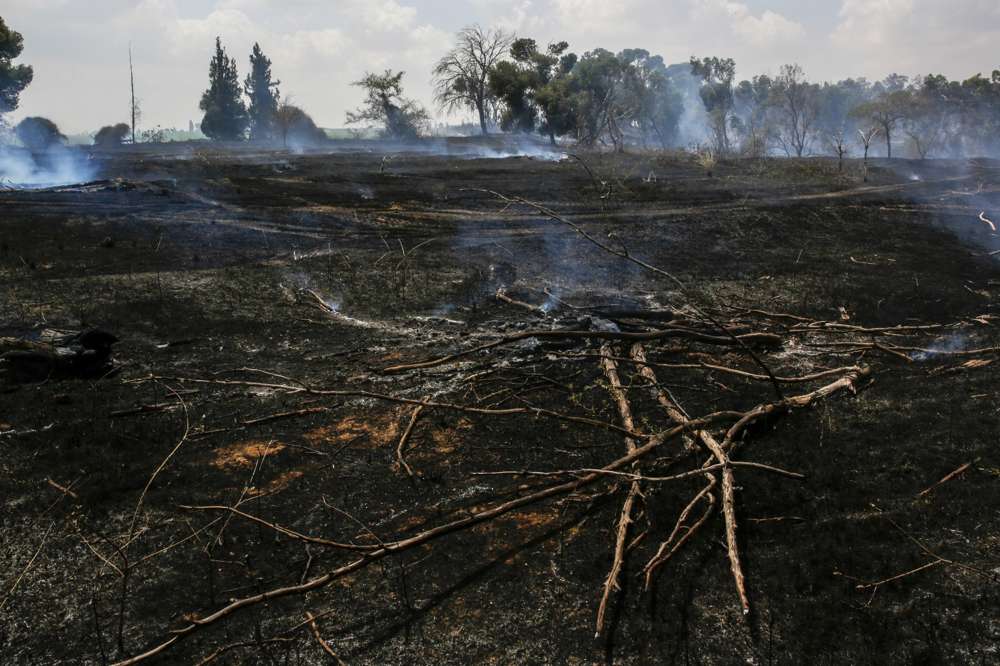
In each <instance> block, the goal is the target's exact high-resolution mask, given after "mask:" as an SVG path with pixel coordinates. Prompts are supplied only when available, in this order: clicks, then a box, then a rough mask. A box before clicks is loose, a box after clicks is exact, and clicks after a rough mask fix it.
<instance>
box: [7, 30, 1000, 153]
mask: <svg viewBox="0 0 1000 666" xmlns="http://www.w3.org/2000/svg"><path fill="white" fill-rule="evenodd" d="M21 49H22V39H21V35H19V34H18V33H16V32H14V31H13V30H10V29H9V28H7V26H6V25H5V24H4V23H3V20H2V19H0V118H2V114H3V113H5V112H8V111H12V110H14V109H15V108H16V107H17V103H18V97H19V95H20V93H21V92H22V91H23V90H24V88H25V87H26V86H27V85H28V84H29V83H30V82H31V80H32V70H31V68H30V67H28V66H25V65H15V64H13V62H12V61H13V59H15V58H17V57H18V56H19V55H20V53H21ZM249 62H250V70H249V73H248V74H247V76H246V77H245V78H243V79H241V78H240V75H239V71H238V67H237V62H236V59H235V58H233V57H230V56H229V54H228V53H227V52H226V49H225V47H224V46H223V44H222V40H221V39H220V38H216V42H215V52H214V54H213V56H212V58H211V60H210V63H209V72H208V79H209V85H208V88H207V89H206V90H205V92H204V93H203V95H202V97H201V100H200V103H199V107H200V109H201V111H202V112H203V113H204V116H203V118H202V122H201V131H202V132H203V133H204V134H205V135H206V136H208V137H209V138H211V139H215V140H220V141H244V140H247V141H261V142H280V143H282V144H283V145H286V146H287V145H288V144H289V143H291V142H299V143H308V142H313V141H317V140H324V139H326V135H325V133H324V132H323V131H322V130H320V129H319V128H318V127H317V126H316V124H315V123H314V122H313V120H312V118H310V117H309V115H308V114H306V113H305V112H304V111H303V110H302V109H300V108H298V107H297V106H295V105H293V104H292V103H291V102H290V101H289V100H288V99H287V98H286V99H285V100H282V98H281V95H280V92H279V87H280V85H281V84H280V81H278V80H276V79H275V78H274V76H273V74H272V62H271V60H270V59H269V58H268V57H267V56H266V55H265V54H264V52H263V51H262V49H261V47H260V45H259V44H254V46H253V49H252V51H251V53H250V57H249ZM403 78H404V72H402V71H398V72H397V71H393V70H385V71H384V72H376V73H372V72H366V73H365V75H364V76H363V77H362V78H361V79H360V80H358V81H356V82H354V84H353V85H355V86H357V87H359V88H361V89H362V90H363V92H364V97H363V103H362V105H361V106H360V107H359V108H358V109H356V110H354V111H350V112H348V113H347V116H346V119H345V120H346V122H347V124H349V125H363V126H376V127H378V128H380V130H381V134H382V136H384V137H388V138H393V139H413V138H416V137H419V136H421V135H422V134H425V133H426V132H427V128H428V126H429V118H430V116H429V114H428V112H427V110H426V109H424V108H423V107H422V106H421V105H420V104H419V103H418V102H416V101H415V100H413V99H411V98H408V97H406V95H405V94H404V89H403ZM432 80H433V84H434V93H435V102H436V103H437V105H438V107H439V108H440V109H441V110H442V111H444V112H447V113H454V112H459V111H468V112H471V113H472V114H473V115H474V116H475V118H476V120H477V121H478V124H479V128H480V131H481V132H482V133H483V134H488V133H490V132H507V133H521V134H537V135H540V136H542V137H546V138H547V139H548V140H549V141H550V142H551V143H553V144H556V143H557V142H558V141H560V140H563V141H572V142H575V143H578V144H581V145H583V146H586V147H595V148H606V149H612V150H616V151H623V150H625V148H626V146H642V147H659V148H663V149H667V148H678V147H679V148H695V149H697V150H700V151H704V152H708V153H711V154H712V155H714V156H718V155H742V156H749V157H764V156H772V155H786V156H790V157H803V156H808V155H818V154H826V155H833V156H836V157H838V158H839V159H840V161H841V163H842V162H843V159H844V158H845V157H846V156H848V155H851V154H853V153H854V152H855V151H857V153H859V154H861V155H863V156H864V157H865V159H867V158H868V156H869V154H871V153H873V152H878V153H880V154H883V155H885V156H886V157H893V156H894V154H897V153H898V151H899V149H900V148H902V149H903V151H904V152H905V153H906V154H907V155H909V156H912V157H919V158H927V157H961V156H970V155H988V154H997V153H998V152H1000V150H998V149H1000V70H996V71H993V72H992V75H991V76H990V77H984V76H982V75H980V74H976V75H975V76H973V77H971V78H968V79H966V80H963V81H952V80H949V79H948V78H947V77H945V76H942V75H927V76H918V77H914V78H908V77H906V76H902V75H899V74H892V75H890V76H888V77H886V78H885V79H884V80H882V81H876V82H870V81H868V80H866V79H864V78H854V79H844V80H842V81H838V82H835V83H832V82H826V83H815V82H811V81H809V80H808V79H807V78H806V75H805V72H804V71H803V70H802V68H801V67H800V66H799V65H796V64H788V65H784V66H782V67H781V68H780V69H779V71H778V73H777V75H774V76H769V75H765V74H761V75H757V76H753V77H751V78H749V79H744V80H739V79H738V78H737V74H736V63H735V62H734V61H733V60H732V59H730V58H718V57H703V58H695V57H692V58H691V59H690V61H689V62H685V63H678V64H671V65H668V64H667V63H666V62H665V61H664V59H663V57H661V56H659V55H655V54H652V53H650V52H649V51H647V50H645V49H638V48H636V49H625V50H622V51H619V52H618V53H614V52H612V51H609V50H606V49H602V48H597V49H593V50H590V51H586V52H584V53H583V54H582V55H577V54H576V53H574V52H572V51H570V48H569V44H568V43H566V42H556V43H552V44H549V45H547V46H542V45H540V44H538V43H537V42H536V41H535V40H533V39H530V38H527V37H518V36H515V35H513V34H510V33H508V32H505V31H503V30H487V29H483V28H481V27H479V26H471V27H468V28H466V29H464V30H462V31H461V32H459V33H458V35H457V36H456V39H455V42H454V44H453V46H452V47H451V48H450V49H449V50H448V51H447V53H445V55H444V56H442V57H441V59H440V60H439V61H438V62H437V63H436V64H435V66H434V68H433V71H432ZM131 111H132V113H133V117H135V113H136V107H135V102H134V101H133V104H132V108H131ZM28 120H30V121H31V122H30V123H29V125H30V127H28V128H26V130H25V134H26V136H27V135H31V136H34V135H38V134H39V133H41V134H45V133H46V132H48V133H49V134H50V135H51V137H53V140H58V137H60V136H61V135H60V134H59V133H58V128H56V127H55V125H54V124H51V123H50V122H49V121H45V122H44V123H43V122H41V121H43V120H45V119H39V118H35V119H28ZM49 125H51V127H50V126H49ZM130 131H131V133H132V135H133V136H134V135H135V127H134V125H133V126H132V127H129V125H127V124H125V123H120V124H117V125H109V126H107V127H104V128H101V130H100V131H99V132H98V133H97V135H96V136H95V141H96V142H97V143H101V144H104V145H114V144H118V143H121V142H123V141H124V140H126V138H127V136H128V134H129V132H130Z"/></svg>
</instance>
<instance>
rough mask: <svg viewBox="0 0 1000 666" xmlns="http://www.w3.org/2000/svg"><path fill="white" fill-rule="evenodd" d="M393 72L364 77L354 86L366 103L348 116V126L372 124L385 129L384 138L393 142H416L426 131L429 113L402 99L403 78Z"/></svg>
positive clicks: (417, 105) (410, 100) (416, 104)
mask: <svg viewBox="0 0 1000 666" xmlns="http://www.w3.org/2000/svg"><path fill="white" fill-rule="evenodd" d="M404 74H405V72H396V73H393V71H392V70H391V69H387V70H385V72H384V73H382V74H372V73H370V72H368V73H365V77H364V78H363V79H361V80H360V81H355V82H354V83H352V84H351V85H354V86H357V87H359V88H364V90H365V102H364V104H363V105H362V106H361V107H360V108H358V109H357V110H356V111H348V112H347V124H348V125H355V124H359V123H372V124H375V125H381V126H382V135H383V136H385V137H387V138H392V139H415V138H417V137H418V136H420V135H421V134H423V133H424V132H425V131H426V128H427V124H428V122H429V118H428V116H427V111H425V110H424V108H423V107H422V106H420V104H418V103H417V102H415V101H414V100H412V99H407V98H405V97H403V75H404Z"/></svg>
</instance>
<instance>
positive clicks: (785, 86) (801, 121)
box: [771, 65, 819, 157]
mask: <svg viewBox="0 0 1000 666" xmlns="http://www.w3.org/2000/svg"><path fill="white" fill-rule="evenodd" d="M771 90H772V94H773V95H774V107H775V109H777V111H778V115H779V117H780V121H779V128H780V131H779V132H778V140H779V141H780V142H781V144H782V145H783V146H784V148H785V153H787V154H788V155H789V156H791V155H792V153H794V154H795V156H796V157H802V155H803V154H804V153H805V152H806V149H807V148H808V147H809V143H810V141H811V140H812V134H813V125H814V124H815V122H816V118H817V117H818V115H819V108H818V106H817V104H816V91H815V89H814V87H813V86H812V85H810V84H809V82H808V81H806V79H805V72H803V71H802V67H800V66H799V65H782V67H781V73H780V74H778V77H777V78H776V79H775V80H774V85H773V86H772V88H771Z"/></svg>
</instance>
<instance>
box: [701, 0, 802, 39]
mask: <svg viewBox="0 0 1000 666" xmlns="http://www.w3.org/2000/svg"><path fill="white" fill-rule="evenodd" d="M695 15H696V16H698V17H699V18H700V19H701V20H703V21H706V22H712V23H715V24H717V25H719V24H721V25H722V26H724V27H726V28H728V29H729V30H731V31H732V33H733V35H734V36H735V37H737V38H738V39H740V40H741V41H743V42H745V43H747V44H750V45H753V46H755V47H760V48H763V47H780V46H784V45H787V44H788V43H790V42H794V41H796V40H799V39H801V38H802V37H804V36H805V32H806V31H805V28H804V27H803V26H802V24H801V23H798V22H797V21H793V20H791V19H789V18H786V17H785V16H784V15H782V14H779V13H777V12H775V11H772V10H770V9H765V10H764V11H763V12H760V13H759V14H755V13H754V12H753V11H752V10H751V9H750V7H749V5H747V4H746V3H743V2H732V1H730V0H696V4H695Z"/></svg>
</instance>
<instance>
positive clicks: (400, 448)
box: [396, 405, 424, 477]
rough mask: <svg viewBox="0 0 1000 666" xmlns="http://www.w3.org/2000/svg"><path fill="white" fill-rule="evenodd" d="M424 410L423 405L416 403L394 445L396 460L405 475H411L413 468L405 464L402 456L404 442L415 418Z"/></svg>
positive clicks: (407, 438) (410, 432)
mask: <svg viewBox="0 0 1000 666" xmlns="http://www.w3.org/2000/svg"><path fill="white" fill-rule="evenodd" d="M422 411H424V406H423V405H417V407H416V408H415V409H414V410H413V414H411V415H410V422H409V423H408V424H407V425H406V430H404V431H403V434H402V435H401V436H400V438H399V444H397V445H396V461H397V462H398V463H399V466H400V468H402V469H404V470H406V474H407V476H411V477H412V476H413V470H412V469H410V466H409V465H407V464H406V459H405V458H404V457H403V451H404V449H405V448H406V442H407V441H408V440H409V439H410V435H411V434H412V433H413V427H414V426H415V425H416V424H417V419H418V418H420V412H422Z"/></svg>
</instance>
